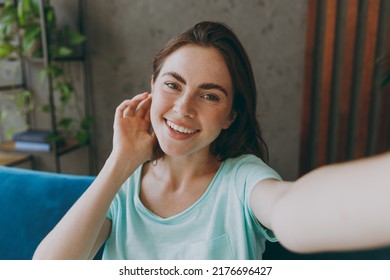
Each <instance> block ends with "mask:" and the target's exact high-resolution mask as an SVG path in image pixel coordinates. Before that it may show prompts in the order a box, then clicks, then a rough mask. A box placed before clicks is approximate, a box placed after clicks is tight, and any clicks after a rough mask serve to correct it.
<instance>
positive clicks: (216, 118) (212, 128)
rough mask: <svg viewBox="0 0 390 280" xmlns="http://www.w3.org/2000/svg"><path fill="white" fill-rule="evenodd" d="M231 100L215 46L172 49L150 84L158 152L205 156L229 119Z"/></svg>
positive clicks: (228, 80)
mask: <svg viewBox="0 0 390 280" xmlns="http://www.w3.org/2000/svg"><path fill="white" fill-rule="evenodd" d="M232 102H233V86H232V81H231V77H230V73H229V70H228V68H227V65H226V63H225V61H224V58H223V56H222V55H221V54H220V53H219V52H218V51H217V50H216V49H214V48H211V47H208V48H206V47H200V46H194V45H189V46H184V47H181V48H180V49H178V50H177V51H175V52H174V53H172V54H171V55H170V56H168V57H167V58H166V60H165V62H164V65H163V66H162V68H161V71H160V73H159V76H158V77H157V78H156V79H155V82H154V83H152V106H151V122H152V126H153V129H154V131H155V133H156V136H157V139H158V141H159V144H160V147H161V149H162V150H163V152H164V153H165V154H166V155H168V156H175V157H182V156H190V155H194V154H198V153H205V154H206V155H209V154H210V149H209V146H210V144H211V143H212V142H213V141H214V140H215V139H216V138H217V137H218V135H219V134H220V132H221V130H222V129H226V128H228V127H229V126H230V124H231V123H232V122H233V120H234V113H232V112H231V109H232Z"/></svg>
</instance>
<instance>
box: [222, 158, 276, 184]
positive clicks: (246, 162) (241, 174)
mask: <svg viewBox="0 0 390 280" xmlns="http://www.w3.org/2000/svg"><path fill="white" fill-rule="evenodd" d="M224 165H225V170H226V172H230V173H231V174H233V175H234V176H235V177H236V178H237V179H238V180H244V179H245V181H246V180H251V181H252V180H254V182H252V183H257V182H259V181H262V180H264V179H276V180H281V179H282V178H281V177H280V175H279V174H278V173H277V172H276V171H275V170H274V169H272V168H271V167H270V166H268V165H267V164H266V163H265V162H264V161H263V160H262V159H261V158H259V157H257V156H255V155H252V154H245V155H241V156H239V157H235V158H230V159H227V160H226V161H225V162H224Z"/></svg>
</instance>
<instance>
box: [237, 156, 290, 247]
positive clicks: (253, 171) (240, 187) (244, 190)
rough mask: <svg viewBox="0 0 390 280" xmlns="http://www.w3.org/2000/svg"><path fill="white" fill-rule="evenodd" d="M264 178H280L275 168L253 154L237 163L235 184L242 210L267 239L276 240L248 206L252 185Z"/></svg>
mask: <svg viewBox="0 0 390 280" xmlns="http://www.w3.org/2000/svg"><path fill="white" fill-rule="evenodd" d="M265 179H276V180H282V178H281V177H280V175H279V174H278V173H277V172H276V171H275V170H273V169H272V168H271V167H269V166H268V165H267V164H265V163H264V162H263V161H262V160H261V159H260V158H258V157H256V156H254V155H246V156H244V157H243V158H242V159H241V160H240V161H239V162H238V163H237V165H236V178H235V185H236V188H237V194H238V196H239V197H240V200H241V202H242V203H243V206H244V211H245V213H246V215H248V217H249V219H250V221H251V222H252V223H253V225H254V228H255V229H256V230H258V231H259V232H260V233H261V234H262V235H263V236H264V237H265V238H266V239H267V240H269V241H271V242H276V241H277V239H276V237H275V235H274V234H273V232H272V231H271V230H270V229H268V228H266V227H264V226H263V225H262V224H261V223H260V222H259V221H258V220H257V218H256V217H255V215H254V214H253V211H252V209H251V206H250V195H251V193H252V191H253V189H254V187H255V186H256V184H257V183H258V182H260V181H263V180H265Z"/></svg>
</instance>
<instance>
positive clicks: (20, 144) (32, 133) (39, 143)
mask: <svg viewBox="0 0 390 280" xmlns="http://www.w3.org/2000/svg"><path fill="white" fill-rule="evenodd" d="M50 134H51V132H50V131H47V130H28V131H25V132H20V133H16V134H14V136H13V140H14V143H15V150H18V151H29V152H33V151H36V152H50V151H51V150H52V148H53V144H52V143H50V142H48V141H47V139H48V137H49V135H50ZM63 144H64V141H63V140H62V141H58V142H57V147H60V146H62V145H63Z"/></svg>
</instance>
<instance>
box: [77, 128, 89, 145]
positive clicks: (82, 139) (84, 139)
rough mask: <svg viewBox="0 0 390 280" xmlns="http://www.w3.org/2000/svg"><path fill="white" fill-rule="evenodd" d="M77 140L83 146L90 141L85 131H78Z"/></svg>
mask: <svg viewBox="0 0 390 280" xmlns="http://www.w3.org/2000/svg"><path fill="white" fill-rule="evenodd" d="M76 139H77V141H78V142H79V143H80V144H81V145H84V144H87V143H88V139H89V136H88V132H87V131H85V130H79V131H77V133H76Z"/></svg>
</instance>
